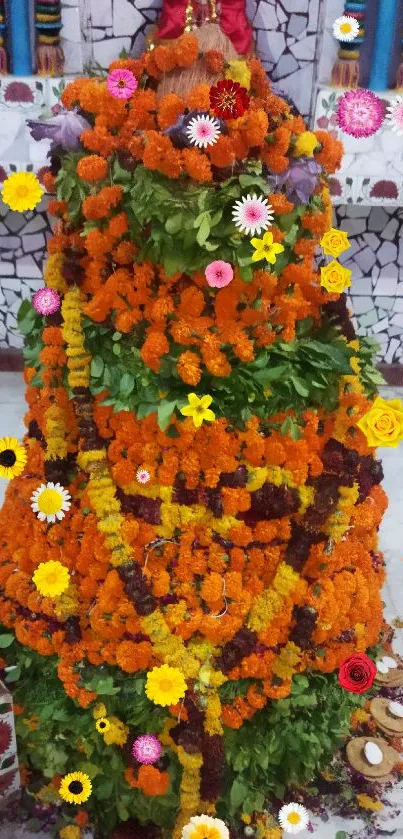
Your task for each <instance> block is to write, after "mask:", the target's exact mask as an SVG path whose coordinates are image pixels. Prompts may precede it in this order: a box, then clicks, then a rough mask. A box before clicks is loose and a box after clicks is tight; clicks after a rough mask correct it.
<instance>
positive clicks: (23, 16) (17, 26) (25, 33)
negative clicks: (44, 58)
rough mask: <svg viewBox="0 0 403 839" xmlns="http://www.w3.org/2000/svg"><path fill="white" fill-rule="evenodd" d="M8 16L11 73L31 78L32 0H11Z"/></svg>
mask: <svg viewBox="0 0 403 839" xmlns="http://www.w3.org/2000/svg"><path fill="white" fill-rule="evenodd" d="M8 14H9V41H10V53H11V72H12V73H13V74H14V75H15V76H30V75H31V73H32V51H31V30H30V0H9V3H8Z"/></svg>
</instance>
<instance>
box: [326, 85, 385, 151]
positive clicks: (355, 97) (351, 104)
mask: <svg viewBox="0 0 403 839" xmlns="http://www.w3.org/2000/svg"><path fill="white" fill-rule="evenodd" d="M384 116H385V111H384V104H383V102H382V99H379V97H378V96H375V93H372V91H371V90H363V89H361V88H358V90H348V91H346V93H343V96H342V97H341V98H340V99H339V103H338V106H337V112H336V117H337V124H338V125H339V127H340V128H341V130H342V131H344V132H345V133H346V134H349V135H350V136H351V137H356V139H360V138H361V137H371V136H372V134H376V132H377V131H378V130H379V128H380V127H381V125H382V123H383V120H384Z"/></svg>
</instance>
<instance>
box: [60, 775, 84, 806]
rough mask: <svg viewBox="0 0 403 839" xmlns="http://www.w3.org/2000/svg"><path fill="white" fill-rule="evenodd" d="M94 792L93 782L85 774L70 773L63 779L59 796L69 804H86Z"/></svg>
mask: <svg viewBox="0 0 403 839" xmlns="http://www.w3.org/2000/svg"><path fill="white" fill-rule="evenodd" d="M91 792H92V784H91V781H90V779H89V777H88V775H86V774H85V773H84V772H70V774H69V775H65V776H64V778H62V780H61V783H60V787H59V795H60V798H63V801H67V803H68V804H84V801H88V799H89V797H90V795H91Z"/></svg>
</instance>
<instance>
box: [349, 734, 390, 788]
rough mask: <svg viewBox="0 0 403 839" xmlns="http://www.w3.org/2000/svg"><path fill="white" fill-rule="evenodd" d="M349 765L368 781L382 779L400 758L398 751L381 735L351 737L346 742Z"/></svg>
mask: <svg viewBox="0 0 403 839" xmlns="http://www.w3.org/2000/svg"><path fill="white" fill-rule="evenodd" d="M347 759H348V762H349V764H350V766H352V767H353V769H355V770H356V772H360V773H361V775H363V776H364V778H367V780H368V781H372V780H374V779H376V780H380V781H384V780H385V779H386V778H388V776H389V775H390V773H391V772H392V771H393V769H394V768H395V766H396V764H397V763H398V762H399V760H400V755H399V752H397V751H396V750H395V749H392V746H389V744H388V743H387V742H386V740H384V739H383V738H382V737H353V739H352V740H350V742H349V743H347Z"/></svg>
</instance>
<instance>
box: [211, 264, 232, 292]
mask: <svg viewBox="0 0 403 839" xmlns="http://www.w3.org/2000/svg"><path fill="white" fill-rule="evenodd" d="M204 273H205V275H206V280H207V282H208V284H209V286H210V287H211V288H225V286H226V285H229V284H230V282H231V281H232V280H233V278H234V271H233V268H232V265H230V263H229V262H223V260H222V259H216V260H215V262H210V265H207V268H206V270H205V272H204Z"/></svg>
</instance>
